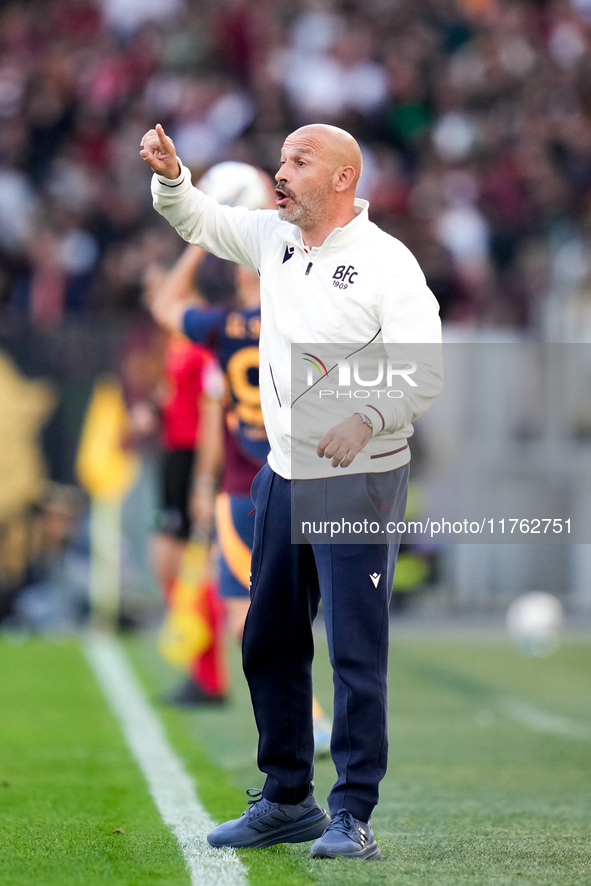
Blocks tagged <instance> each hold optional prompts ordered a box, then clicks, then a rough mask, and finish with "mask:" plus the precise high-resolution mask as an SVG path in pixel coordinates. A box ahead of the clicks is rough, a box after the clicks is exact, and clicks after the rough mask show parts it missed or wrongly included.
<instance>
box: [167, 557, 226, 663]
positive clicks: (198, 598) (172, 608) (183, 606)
mask: <svg viewBox="0 0 591 886" xmlns="http://www.w3.org/2000/svg"><path fill="white" fill-rule="evenodd" d="M208 559H209V545H208V543H207V542H206V541H202V540H191V541H189V543H188V544H187V547H186V548H185V553H184V554H183V561H182V564H181V568H180V571H179V574H178V576H177V577H176V579H175V582H174V585H173V587H172V590H171V594H170V604H169V609H168V612H167V614H166V619H165V621H164V624H163V625H162V628H161V631H160V636H159V638H158V649H159V650H160V653H161V655H163V656H164V658H165V659H166V660H167V661H169V662H170V664H173V665H175V666H176V667H179V668H184V667H186V666H188V665H189V664H190V662H191V661H192V660H193V658H194V657H195V656H196V655H199V653H201V652H204V651H205V650H206V649H208V648H209V646H210V645H211V642H212V640H213V630H212V627H211V624H210V620H209V617H208V610H207V599H206V592H207V583H208V581H209V576H208V569H207V566H208Z"/></svg>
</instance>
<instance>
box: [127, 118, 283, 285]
mask: <svg viewBox="0 0 591 886" xmlns="http://www.w3.org/2000/svg"><path fill="white" fill-rule="evenodd" d="M141 145H142V150H141V151H140V156H141V157H142V158H143V159H144V160H145V161H146V163H147V164H148V166H150V168H151V169H152V171H153V172H154V176H153V177H152V196H153V200H154V207H155V209H156V210H157V211H158V212H159V213H160V214H161V215H163V216H164V218H166V220H167V221H168V222H169V223H170V224H171V225H172V226H173V227H174V228H175V229H176V230H177V231H178V233H179V234H180V235H181V237H182V238H183V239H184V240H186V241H187V242H188V243H194V244H195V245H197V246H201V247H202V249H205V250H206V251H207V252H212V253H213V254H214V255H217V256H219V257H220V258H224V259H227V260H229V261H233V262H236V263H237V264H241V265H245V266H246V267H249V268H252V269H253V270H258V269H259V267H260V257H261V255H260V253H261V247H260V244H261V242H262V239H263V237H264V235H263V234H262V227H263V225H264V218H265V217H267V218H269V216H270V215H271V212H272V210H255V211H250V210H248V209H244V208H242V207H230V206H220V204H219V203H218V202H217V201H216V200H214V199H213V197H209V196H207V195H206V194H203V193H202V192H201V191H199V190H198V189H197V188H194V187H193V185H192V183H191V173H190V171H189V170H188V169H187V168H186V167H185V166H183V165H182V164H181V162H180V161H179V159H178V157H177V155H176V150H175V147H174V144H173V142H172V139H170V138H169V137H168V136H167V135H166V133H165V132H164V130H163V128H162V126H160V124H157V126H156V128H155V129H151V130H149V132H147V133H146V134H145V135H144V137H143V139H142V142H141Z"/></svg>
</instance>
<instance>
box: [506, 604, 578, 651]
mask: <svg viewBox="0 0 591 886" xmlns="http://www.w3.org/2000/svg"><path fill="white" fill-rule="evenodd" d="M563 620H564V612H563V607H562V603H561V602H560V600H558V599H557V598H556V597H554V596H553V595H552V594H547V593H546V592H545V591H531V592H530V593H528V594H523V595H522V596H521V597H517V599H515V600H513V602H512V603H511V605H510V606H509V608H508V610H507V628H508V630H509V634H510V635H511V637H512V638H513V640H514V642H515V643H516V644H517V646H518V647H519V648H520V649H521V651H522V652H523V653H524V654H525V655H547V654H548V653H550V652H552V651H553V650H554V649H555V648H556V646H557V645H558V639H559V635H560V630H561V628H562V625H563Z"/></svg>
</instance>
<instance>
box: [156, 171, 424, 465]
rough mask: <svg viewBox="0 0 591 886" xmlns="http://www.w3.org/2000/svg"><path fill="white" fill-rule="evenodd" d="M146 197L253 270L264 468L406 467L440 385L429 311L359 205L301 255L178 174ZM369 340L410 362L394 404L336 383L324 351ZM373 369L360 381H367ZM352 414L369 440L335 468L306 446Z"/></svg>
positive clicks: (408, 271) (298, 246)
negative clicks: (369, 426)
mask: <svg viewBox="0 0 591 886" xmlns="http://www.w3.org/2000/svg"><path fill="white" fill-rule="evenodd" d="M152 194H153V199H154V206H155V208H156V209H157V211H158V212H159V213H161V214H162V215H163V216H164V217H165V218H166V219H167V220H168V221H169V222H170V224H171V225H173V226H174V227H175V228H176V230H177V231H178V233H179V234H180V235H181V237H183V239H185V240H187V241H188V242H189V243H195V244H197V245H198V246H201V247H202V248H203V249H206V250H207V251H208V252H212V253H213V254H214V255H217V256H219V257H220V258H223V259H228V260H230V261H233V262H236V263H238V264H241V265H245V266H246V267H249V268H252V269H253V270H256V271H258V272H259V274H260V278H261V338H260V391H261V405H262V410H263V418H264V421H265V427H266V430H267V435H268V437H269V442H270V445H271V451H270V454H269V465H270V466H271V468H272V469H273V470H274V471H275V472H276V473H278V474H280V475H281V476H282V477H285V478H286V479H291V478H294V479H306V478H318V477H329V476H338V475H340V474H341V473H345V472H347V473H365V472H368V471H370V472H381V471H387V470H392V469H393V468H397V467H400V466H401V465H403V464H405V463H406V462H408V461H409V459H410V452H409V448H408V442H407V441H408V438H409V437H410V436H411V434H412V433H413V428H412V422H413V421H414V420H415V419H416V418H417V417H418V416H420V415H421V414H422V413H423V412H425V411H426V410H427V409H428V408H429V406H430V405H431V403H432V402H433V400H434V399H435V397H436V396H437V394H438V393H439V392H440V390H441V387H442V371H441V354H440V342H441V325H440V321H439V308H438V304H437V301H436V299H435V297H434V296H433V294H432V293H431V291H430V290H429V288H428V287H427V284H426V282H425V277H424V275H423V273H422V271H421V270H420V268H419V265H418V263H417V261H416V259H415V258H414V257H413V255H412V254H411V253H410V252H409V250H408V249H407V248H406V247H405V246H404V245H403V244H402V243H401V242H400V241H399V240H396V239H395V238H394V237H391V236H390V235H389V234H386V233H385V232H384V231H382V230H381V229H380V228H378V227H377V226H376V225H375V224H373V223H372V222H370V220H369V218H368V203H367V202H366V201H365V200H356V201H355V206H356V212H357V215H356V217H355V218H354V219H353V220H352V221H351V222H349V224H347V225H345V227H343V228H337V229H336V230H334V231H333V232H332V233H331V234H330V235H329V236H328V237H327V239H326V240H325V242H324V243H323V244H322V246H320V247H314V248H312V249H311V250H310V251H307V249H306V248H305V247H304V243H303V240H302V235H301V231H300V230H299V228H297V227H295V226H294V225H292V224H290V223H289V222H285V221H281V220H280V218H279V216H278V213H277V212H276V211H275V210H263V209H259V210H255V211H250V210H248V209H243V208H240V207H229V206H221V205H220V204H218V203H217V202H216V201H215V200H214V199H213V198H211V197H209V196H206V195H205V194H203V193H202V192H201V191H199V190H197V188H195V187H193V185H192V183H191V174H190V172H189V170H188V169H187V168H186V167H184V166H183V167H182V171H181V174H180V176H179V178H178V179H175V180H169V179H165V178H161V177H159V176H156V175H154V176H153V179H152ZM370 343H371V346H372V348H373V347H374V346H377V345H383V347H385V348H386V349H389V348H390V347H391V346H392V347H394V348H399V349H400V348H402V349H403V350H404V349H405V354H406V356H407V357H408V360H409V361H413V360H414V362H415V363H418V364H419V370H418V372H417V373H416V376H415V377H416V378H417V379H418V383H417V384H416V386H414V387H411V386H409V385H408V384H405V380H404V379H402V380H401V383H400V385H399V387H400V388H403V389H404V390H403V391H402V394H403V396H401V397H400V398H398V399H391V398H390V397H389V396H388V395H387V391H385V390H382V391H381V396H379V391H378V390H377V389H376V386H375V385H374V386H373V387H369V389H368V391H365V392H361V393H362V396H363V397H365V396H366V394H369V395H371V396H368V399H365V400H364V399H356V397H357V395H358V394H359V392H358V391H357V392H356V393H355V394H354V396H352V395H351V394H350V393H348V392H347V390H340V389H339V388H338V387H335V384H336V381H335V375H336V372H335V371H334V370H335V367H336V365H337V364H336V362H335V359H334V354H335V350H334V349H335V348H336V349H337V350H338V351H339V354H340V356H342V357H343V358H349V357H350V355H352V354H354V353H355V354H357V355H359V354H364V353H365V354H367V353H369V350H371V348H370V349H369V350H367V346H368V345H370ZM410 345H414V346H415V347H414V350H413V348H412V347H410ZM339 349H340V350H339ZM388 352H389V351H388ZM417 353H418V354H419V358H418V359H417V358H416V354H417ZM372 360H373V357H372ZM370 362H371V361H370ZM373 362H374V364H375V360H374V361H373ZM316 371H317V372H318V373H319V375H318V379H317V380H315V381H314V383H313V384H312V383H311V382H312V381H313V378H312V376H311V375H310V373H311V372H316ZM327 371H330V374H327V375H324V374H323V373H325V372H327ZM364 371H366V370H364ZM371 371H372V370H370V374H364V375H361V371H360V375H361V377H362V378H365V379H367V378H375V377H376V372H375V368H374V370H373V375H371ZM331 379H332V384H329V382H330V381H331ZM357 387H359V386H357ZM361 387H363V385H361ZM382 388H383V386H382ZM329 389H332V392H331V390H329ZM337 394H338V396H337ZM354 412H363V413H365V414H367V415H368V416H369V417H370V418H371V420H372V422H373V435H372V437H371V438H370V440H369V442H368V444H367V445H366V446H365V448H364V449H363V450H362V451H361V452H360V453H359V454H358V455H357V456H356V457H355V459H354V461H353V462H352V464H351V465H350V466H349V467H348V468H344V469H343V468H336V469H335V468H333V467H332V466H331V463H330V459H328V458H319V457H318V456H317V455H316V447H317V445H318V442H319V440H320V438H321V437H322V436H323V434H324V433H325V432H326V431H328V430H329V429H330V428H331V427H333V426H334V425H335V424H337V423H338V422H339V421H341V420H343V418H346V417H347V415H351V414H352V413H354Z"/></svg>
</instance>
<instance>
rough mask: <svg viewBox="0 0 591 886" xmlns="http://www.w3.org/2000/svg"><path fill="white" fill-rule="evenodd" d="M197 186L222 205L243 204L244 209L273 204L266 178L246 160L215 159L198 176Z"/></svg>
mask: <svg viewBox="0 0 591 886" xmlns="http://www.w3.org/2000/svg"><path fill="white" fill-rule="evenodd" d="M197 187H198V188H199V189H200V190H201V191H203V192H204V193H205V194H209V196H210V197H213V198H214V199H215V200H217V201H218V203H223V204H224V205H225V206H245V207H246V209H269V208H271V207H272V206H273V189H272V185H271V183H270V179H269V178H268V176H266V175H265V173H264V172H261V171H260V170H259V169H255V167H254V166H249V164H248V163H238V162H237V161H235V160H226V161H224V162H223V163H216V165H215V166H212V167H211V169H208V171H207V172H206V173H205V175H204V176H202V178H201V179H200V180H199V182H198V183H197Z"/></svg>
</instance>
